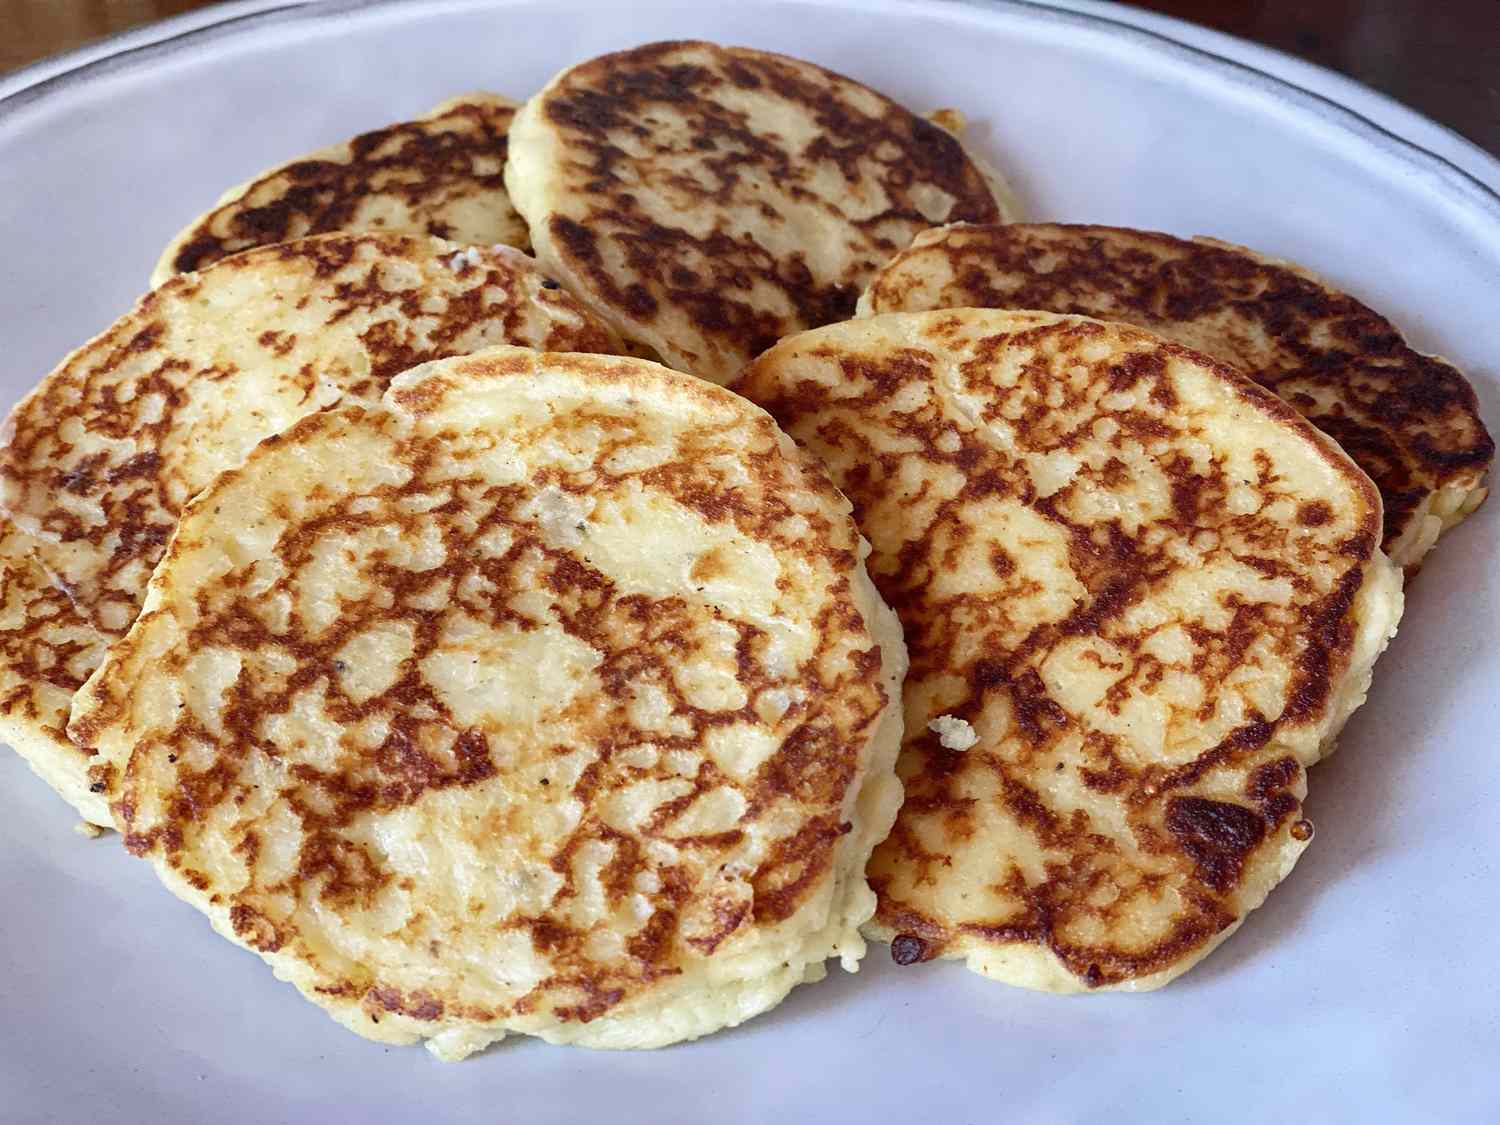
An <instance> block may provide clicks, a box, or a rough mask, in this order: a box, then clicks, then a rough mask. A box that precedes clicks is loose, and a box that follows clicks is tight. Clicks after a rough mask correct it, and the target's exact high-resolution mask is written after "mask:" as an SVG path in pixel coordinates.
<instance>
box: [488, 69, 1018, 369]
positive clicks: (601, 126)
mask: <svg viewBox="0 0 1500 1125" xmlns="http://www.w3.org/2000/svg"><path fill="white" fill-rule="evenodd" d="M736 91H754V92H756V93H758V94H759V93H765V94H768V95H774V96H775V97H777V98H779V99H782V100H783V101H785V102H786V103H789V104H790V105H792V106H793V107H795V109H796V110H797V111H798V112H799V113H803V114H806V115H809V116H811V117H812V118H813V119H814V120H815V121H816V124H817V130H818V132H817V135H816V136H815V137H813V138H812V139H811V140H809V141H808V142H806V143H805V144H803V145H802V146H801V147H797V146H795V145H794V144H792V143H791V142H790V141H788V140H787V139H786V138H784V137H782V136H780V135H778V134H776V133H774V132H771V131H769V130H768V129H765V128H763V127H757V125H756V124H755V123H754V122H752V121H750V120H748V119H747V117H746V115H745V114H744V113H743V112H740V111H738V110H736V109H734V108H732V107H731V106H730V105H729V104H727V102H726V100H725V96H724V95H726V94H728V95H731V96H732V95H733V94H734V93H735V92H736ZM539 97H540V98H541V110H540V112H541V113H542V115H543V116H544V118H545V120H546V122H547V125H548V126H549V128H551V129H553V130H555V131H556V132H557V133H558V135H559V137H560V140H561V144H562V148H563V156H562V157H561V159H562V160H563V161H564V163H565V167H566V170H567V172H568V173H569V174H570V175H576V176H578V177H579V178H580V191H581V192H583V193H586V195H587V196H588V197H589V199H590V201H591V202H590V205H589V208H588V213H587V215H586V216H580V215H575V214H571V213H567V214H564V213H558V212H553V213H551V214H546V215H543V214H529V215H527V218H528V220H529V221H530V222H531V223H532V225H533V228H535V227H536V226H537V225H538V224H545V225H546V227H547V230H548V234H549V238H550V242H551V243H552V245H553V248H554V249H553V252H554V253H555V254H557V256H558V257H559V258H560V260H561V261H562V262H563V263H565V265H566V267H567V269H568V270H569V271H570V272H571V273H572V275H573V277H574V279H575V280H577V281H578V282H579V283H580V284H581V285H583V286H584V287H586V288H587V290H588V292H589V294H590V295H591V296H592V297H593V298H594V299H595V300H597V301H598V302H600V303H601V304H602V305H603V306H605V307H607V308H609V309H612V310H614V312H615V313H616V314H617V316H618V318H619V320H620V322H621V324H622V325H634V326H638V327H639V326H647V327H649V326H651V325H653V324H656V323H657V322H659V321H660V320H661V319H662V311H663V309H664V308H669V309H672V310H675V311H677V312H680V313H681V314H682V315H683V316H685V317H686V318H687V320H688V322H689V323H690V325H691V327H692V330H693V332H694V334H695V335H696V337H698V340H697V341H694V340H687V339H682V340H677V339H674V340H672V341H671V343H672V344H673V345H674V346H676V347H679V348H680V349H681V351H682V352H683V356H682V358H683V359H686V360H690V361H693V362H690V363H689V366H690V368H691V369H692V370H694V371H695V373H698V374H703V375H707V376H710V377H715V378H727V377H728V376H729V375H731V374H732V373H733V372H734V370H736V369H737V368H738V366H739V365H740V364H741V363H743V362H744V361H745V360H747V359H749V358H750V357H752V356H754V355H755V354H757V353H758V352H760V351H762V350H764V349H765V348H767V347H769V346H770V345H771V344H773V343H775V341H776V340H777V339H778V338H779V337H781V336H783V335H785V334H786V333H788V332H793V331H796V330H798V329H802V328H808V327H812V326H815V325H821V324H827V323H831V322H833V321H837V320H843V319H845V318H847V317H849V316H850V315H851V314H852V313H853V311H854V305H855V301H856V299H857V297H858V296H859V293H860V290H861V289H862V288H863V287H864V285H865V284H866V283H867V282H868V281H869V279H870V277H871V276H872V275H873V274H874V272H875V270H876V268H877V267H878V266H879V265H880V263H881V262H882V261H883V260H885V259H886V258H887V257H889V255H890V254H892V253H894V252H895V251H896V250H897V249H899V248H900V247H901V246H902V245H904V244H905V242H906V241H907V240H909V239H910V238H911V236H912V235H913V234H915V233H916V232H917V231H919V230H923V229H925V228H927V227H929V226H931V225H932V221H933V220H931V219H929V218H928V217H927V216H926V215H924V214H923V211H922V209H921V208H920V207H919V206H918V204H917V203H916V202H915V201H914V199H913V188H922V187H933V188H937V189H939V190H941V191H943V192H945V193H947V195H949V196H951V197H952V198H953V204H952V206H951V209H950V210H949V211H948V214H947V220H948V221H955V220H965V221H972V222H986V221H993V220H996V219H998V218H999V217H1000V213H999V209H998V206H997V204H996V201H995V199H994V198H993V196H992V195H991V192H990V189H989V187H988V186H987V185H986V182H985V179H984V176H983V174H982V173H981V172H980V171H979V169H977V168H976V167H975V166H974V165H973V164H972V163H971V162H970V160H969V159H968V157H967V156H966V155H965V153H964V150H963V147H962V145H961V144H960V143H959V142H958V141H957V140H956V139H955V138H954V137H952V136H951V135H950V134H949V133H947V132H946V131H945V130H943V129H941V128H939V127H938V126H936V125H934V124H932V123H930V122H928V121H926V120H924V119H923V118H921V117H918V116H917V115H915V114H913V113H911V112H909V111H908V110H906V109H904V108H903V107H901V106H899V105H897V104H896V103H894V102H892V101H890V100H889V99H888V98H885V97H884V96H883V95H880V94H878V93H876V92H875V91H872V90H870V89H869V88H868V87H866V86H863V85H861V84H859V83H856V82H854V81H852V80H851V79H848V78H845V77H843V76H841V75H838V74H834V73H833V72H831V71H827V70H824V69H822V68H821V67H817V66H814V65H813V64H811V63H807V62H803V61H801V60H799V59H792V58H788V57H786V56H782V55H775V54H770V53H767V52H764V51H754V50H749V49H746V48H741V47H720V46H717V45H715V44H710V43H703V42H693V41H681V42H663V43H651V44H647V45H645V46H642V47H637V48H635V49H633V50H628V51H620V52H616V53H614V54H609V55H604V56H602V57H600V58H597V59H593V60H591V61H589V62H586V63H583V64H580V65H579V66H576V67H574V68H573V69H571V70H569V71H566V72H565V73H564V74H562V75H561V76H559V78H557V79H556V80H554V82H553V84H552V85H551V86H549V87H548V89H547V90H545V91H544V92H543V93H542V94H541V95H539ZM872 100H873V101H874V102H875V103H876V104H878V106H879V109H878V111H876V112H870V110H869V105H870V103H871V101H872ZM856 103H859V104H856ZM657 113H670V114H672V115H684V116H686V118H687V119H688V126H687V132H688V134H689V135H688V136H686V137H685V138H674V139H673V140H671V141H668V142H661V143H658V142H654V141H653V121H654V120H655V115H656V114H657ZM682 145H690V146H691V148H692V149H693V150H696V151H697V152H698V153H699V154H701V156H700V158H698V159H697V160H695V161H694V163H693V166H692V168H691V170H690V172H680V171H679V172H677V173H674V174H673V175H672V176H671V177H670V182H669V183H668V184H666V185H661V184H649V183H645V184H643V183H640V182H638V179H639V177H638V175H636V174H635V173H638V172H639V171H641V170H642V169H644V168H646V167H647V166H648V165H649V162H650V161H652V160H654V159H658V158H660V157H661V156H662V154H663V153H664V152H666V153H672V152H676V153H681V152H682V151H683V149H682V147H681V146H682ZM622 146H625V147H630V148H632V149H636V150H640V149H644V150H645V157H644V159H642V158H640V157H636V156H632V155H629V154H627V152H626V151H625V147H622ZM829 167H832V168H835V169H837V170H838V173H839V174H840V175H842V176H843V177H844V179H845V180H846V182H847V183H848V184H849V185H850V198H853V197H854V193H855V185H856V184H858V185H860V186H859V189H858V190H859V191H860V192H863V193H870V192H874V193H876V194H879V193H884V195H885V197H887V198H888V203H889V205H888V206H886V207H885V208H883V209H881V210H880V211H878V212H877V213H873V214H870V215H868V216H858V217H856V216H853V215H851V214H848V213H846V211H845V210H844V209H842V208H841V206H840V204H841V203H842V202H843V201H842V200H839V199H834V198H830V197H829V196H828V195H827V194H825V193H821V192H820V191H818V190H817V189H816V188H815V187H814V186H813V176H814V175H815V173H816V172H817V171H818V170H819V169H826V168H829ZM625 173H631V174H630V175H626V174H625ZM658 174H659V173H658ZM766 186H774V187H776V188H777V189H778V190H779V191H785V192H786V193H787V195H786V196H781V195H778V196H777V197H776V202H775V203H768V202H761V203H760V205H759V206H760V209H761V215H760V217H759V221H760V222H761V223H763V224H765V225H767V227H768V229H776V228H780V227H783V226H784V225H785V224H786V223H787V222H788V214H787V213H783V211H782V210H781V208H783V207H786V208H790V209H793V210H796V211H798V212H800V214H799V215H798V216H797V220H798V223H799V224H800V225H806V224H808V223H813V222H816V223H820V224H826V225H827V226H828V227H830V228H831V229H833V230H835V231H836V232H838V233H837V238H838V239H842V240H846V241H847V248H846V249H845V250H844V251H843V252H842V253H841V258H842V265H841V268H840V269H839V270H838V271H837V272H836V273H827V272H822V271H820V269H819V267H818V266H817V264H816V263H813V262H809V261H808V259H807V258H806V257H805V256H804V255H803V254H802V253H801V252H800V251H799V252H793V253H790V254H788V253H777V252H774V251H772V250H770V249H768V248H767V247H766V245H765V244H764V242H763V241H761V240H760V239H758V238H757V236H756V234H755V233H754V232H753V231H750V230H745V229H735V228H734V227H733V226H732V225H731V224H730V223H729V222H727V221H725V220H723V219H720V220H718V221H716V222H714V224H713V226H712V229H711V230H710V231H709V233H707V234H695V233H693V231H692V230H690V229H688V227H687V226H686V225H684V226H674V225H670V224H668V223H665V222H662V221H660V219H659V218H658V217H653V215H652V213H651V212H650V211H648V210H647V209H646V208H645V207H643V206H642V204H641V198H640V197H641V195H642V194H643V193H649V192H653V191H658V192H660V191H668V190H669V191H670V198H671V199H672V200H673V201H674V206H677V207H680V208H681V209H682V210H683V211H684V212H691V213H692V214H693V221H694V225H696V224H698V223H699V222H700V221H701V220H702V218H703V217H704V216H705V215H713V214H715V212H716V210H718V211H720V212H722V210H723V209H724V208H725V207H727V206H729V205H730V204H731V203H732V204H733V205H734V206H735V207H736V208H743V209H750V208H752V207H753V203H754V201H753V199H751V198H749V197H747V195H746V192H747V190H748V191H750V192H753V191H755V190H756V189H757V188H760V187H766ZM788 197H789V198H788ZM518 198H519V197H518ZM521 205H522V207H523V208H524V207H525V206H526V205H525V203H524V202H522V204H521ZM538 244H539V245H540V239H538ZM616 254H618V255H622V256H623V266H621V265H620V264H617V263H616V262H615V260H614V257H615V255H616ZM752 288H756V289H758V290H761V292H760V293H758V294H757V295H753V296H752V295H751V294H750V290H751V289H752ZM765 290H770V291H774V292H775V293H776V294H777V295H778V297H779V299H778V300H776V301H769V300H767V299H766V298H765V295H764V291H765ZM667 331H670V328H669V329H668V330H667ZM700 341H701V342H703V343H706V345H707V347H708V348H709V352H710V354H698V353H697V352H695V349H696V348H698V346H699V342H700ZM647 342H648V343H649V342H651V341H649V340H648V341H647Z"/></svg>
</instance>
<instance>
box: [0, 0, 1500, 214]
mask: <svg viewBox="0 0 1500 1125" xmlns="http://www.w3.org/2000/svg"><path fill="white" fill-rule="evenodd" d="M515 2H516V0H448V2H446V3H441V4H432V3H430V0H291V2H286V0H237V2H232V3H226V4H221V5H217V6H215V7H213V8H210V9H207V10H204V9H200V10H198V11H195V12H186V13H184V14H182V15H179V16H173V17H169V18H168V19H165V20H160V21H156V22H154V23H150V24H146V25H143V26H141V27H137V28H129V29H126V30H124V31H121V32H117V33H115V34H114V35H111V36H107V37H105V38H104V39H102V40H99V41H96V42H94V43H91V44H86V45H84V46H82V47H79V48H75V49H74V50H71V51H65V52H61V53H59V54H55V55H51V56H48V57H46V58H43V59H41V60H38V61H37V62H34V63H31V64H29V65H27V66H24V67H21V68H20V69H18V70H15V71H12V72H11V73H10V74H8V75H4V76H0V125H4V124H5V123H6V122H7V121H8V120H9V119H11V118H13V117H14V116H16V115H17V114H19V113H21V112H24V111H25V110H26V109H28V108H30V107H31V106H33V105H35V104H36V103H38V102H41V101H45V100H46V99H48V98H50V97H52V96H53V95H57V94H62V93H65V92H67V91H69V90H72V89H74V88H76V87H80V86H84V85H86V84H88V83H89V82H92V81H94V80H96V79H104V78H108V77H111V76H114V75H117V74H131V73H135V72H139V71H141V70H143V69H146V68H148V67H149V66H150V65H152V64H153V63H156V62H158V61H160V60H162V59H165V58H168V57H170V56H173V55H176V54H179V53H181V52H183V51H190V50H193V49H195V48H198V47H202V46H206V45H208V44H210V43H213V42H216V41H219V40H222V39H225V38H231V37H233V36H236V35H239V34H243V33H246V32H253V31H258V30H261V29H263V28H267V27H274V26H277V25H281V24H295V23H300V22H303V21H312V20H319V21H322V20H328V19H340V18H346V17H349V16H352V15H356V14H359V13H364V12H370V11H375V10H378V9H400V8H406V9H412V10H417V11H420V10H421V9H424V8H427V9H433V10H435V9H446V10H448V11H455V10H462V9H482V8H504V7H508V6H511V5H512V4H514V3H515ZM584 2H585V3H599V2H600V0H584ZM802 2H803V3H808V4H812V5H814V6H826V7H828V8H836V7H841V6H847V2H848V0H802ZM867 2H868V0H867ZM876 2H877V3H880V4H881V6H883V7H888V8H896V9H900V8H906V9H909V10H915V11H931V12H939V11H944V10H949V11H959V10H968V11H969V12H972V13H975V14H976V15H977V16H978V18H981V19H982V18H983V17H984V15H985V14H986V13H988V12H999V11H1005V10H1008V11H1010V12H1011V13H1012V14H1015V15H1018V16H1021V17H1023V18H1032V19H1037V20H1042V21H1054V22H1055V21H1062V22H1072V23H1074V24H1075V25H1079V26H1086V27H1090V28H1092V29H1095V30H1105V31H1108V32H1109V33H1111V34H1116V35H1120V36H1122V37H1125V38H1128V39H1132V40H1134V41H1135V43H1137V44H1138V45H1141V46H1143V47H1145V48H1147V49H1155V50H1158V51H1165V52H1167V53H1169V54H1175V55H1177V56H1178V57H1179V58H1181V59H1183V60H1185V61H1187V62H1189V63H1192V64H1196V66H1197V67H1198V68H1200V69H1202V70H1204V71H1207V72H1210V73H1212V74H1214V75H1215V76H1216V77H1218V78H1219V79H1220V80H1222V81H1225V82H1228V83H1229V84H1231V85H1239V86H1242V87H1243V86H1249V87H1254V88H1257V89H1258V90H1259V92H1261V93H1264V94H1270V95H1272V96H1274V97H1278V98H1279V99H1280V100H1283V101H1288V102H1290V103H1291V104H1292V106H1293V107H1294V108H1296V109H1299V110H1301V111H1303V112H1305V113H1308V114H1311V115H1312V116H1314V117H1316V118H1319V119H1321V120H1322V121H1323V122H1324V123H1326V124H1328V125H1330V126H1333V127H1334V128H1335V129H1338V130H1340V131H1341V132H1343V133H1345V134H1348V135H1351V136H1352V137H1353V138H1354V139H1356V140H1358V141H1361V142H1363V143H1365V144H1367V145H1370V146H1372V147H1374V148H1375V149H1378V150H1381V151H1382V152H1383V154H1384V155H1386V156H1389V157H1392V158H1395V159H1399V160H1403V161H1404V162H1406V163H1407V164H1408V165H1412V166H1416V167H1417V168H1419V169H1421V170H1422V171H1424V172H1425V173H1426V174H1427V175H1428V177H1429V178H1430V179H1431V180H1432V182H1433V183H1434V184H1435V185H1437V186H1440V187H1441V188H1442V189H1445V191H1444V193H1445V195H1446V196H1447V197H1448V198H1447V202H1449V203H1451V204H1453V205H1457V206H1460V207H1463V208H1464V209H1466V210H1468V211H1470V212H1471V213H1473V214H1475V215H1476V216H1478V217H1483V218H1485V219H1488V220H1490V221H1492V222H1495V223H1497V224H1500V159H1497V158H1496V157H1494V156H1491V155H1490V154H1489V153H1488V152H1487V151H1485V150H1484V149H1482V148H1480V147H1479V146H1478V145H1477V144H1475V143H1474V142H1472V141H1470V140H1469V139H1468V138H1467V137H1464V136H1463V135H1462V134H1460V133H1458V132H1456V131H1455V130H1452V129H1450V128H1448V127H1447V126H1445V125H1443V124H1441V123H1440V122H1437V121H1435V120H1433V119H1432V118H1430V117H1428V116H1427V115H1426V114H1423V113H1421V112H1420V111H1418V110H1416V109H1413V108H1412V107H1410V106H1407V105H1405V104H1404V103H1402V102H1400V101H1398V100H1397V99H1395V98H1392V97H1390V96H1389V95H1386V94H1383V93H1381V92H1380V91H1378V90H1375V89H1374V88H1373V87H1370V86H1367V85H1365V84H1364V83H1362V82H1360V81H1358V80H1357V79H1354V78H1350V77H1349V76H1347V75H1344V74H1341V73H1339V72H1338V71H1335V70H1331V69H1329V68H1327V67H1324V66H1321V65H1319V64H1317V63H1312V62H1309V61H1307V60H1305V59H1301V58H1299V57H1297V56H1295V55H1291V54H1288V53H1286V52H1284V51H1280V50H1278V49H1276V48H1273V47H1267V46H1264V45H1262V44H1259V43H1255V42H1253V41H1251V40H1247V39H1241V38H1239V37H1237V36H1233V35H1229V34H1227V33H1224V32H1218V31H1215V30H1214V29H1212V28H1205V27H1200V26H1199V25H1197V24H1193V23H1191V22H1189V21H1187V20H1183V19H1179V18H1177V17H1175V16H1168V15H1165V14H1162V13H1157V12H1148V11H1145V10H1143V9H1138V8H1134V7H1132V6H1130V5H1129V4H1119V5H1117V6H1118V7H1119V8H1120V9H1121V15H1120V16H1116V15H1114V14H1105V11H1104V10H1103V5H1101V4H1099V3H1098V2H1097V0H1050V2H1049V0H876ZM206 16H209V17H211V18H208V19H207V22H205V17H206ZM1122 17H1124V18H1122ZM1131 17H1134V18H1133V19H1132V18H1131ZM1169 32H1170V33H1169ZM1205 39H1206V40H1207V41H1208V42H1211V43H1212V42H1216V41H1223V42H1227V43H1228V44H1230V45H1232V46H1235V47H1238V48H1240V49H1242V50H1243V51H1245V52H1246V53H1248V54H1249V55H1250V56H1251V57H1252V58H1254V57H1256V56H1259V57H1261V58H1265V59H1269V60H1271V61H1273V62H1278V63H1281V64H1290V65H1292V66H1293V68H1294V69H1304V70H1307V71H1308V72H1309V73H1311V74H1313V75H1315V76H1317V77H1318V78H1319V79H1320V80H1321V81H1323V82H1325V83H1326V84H1328V85H1330V86H1332V87H1334V88H1335V89H1339V90H1342V91H1346V92H1349V93H1352V94H1357V95H1359V96H1362V97H1363V98H1365V99H1367V100H1371V101H1373V102H1374V104H1376V105H1377V106H1381V107H1383V108H1385V109H1386V110H1387V111H1394V112H1396V113H1397V114H1398V115H1400V116H1405V117H1407V118H1408V119H1409V120H1411V121H1412V122H1414V123H1416V124H1419V125H1421V126H1424V127H1426V128H1428V129H1431V130H1434V131H1436V132H1437V133H1438V135H1440V136H1443V137H1444V138H1445V139H1447V140H1449V141H1450V143H1451V142H1456V143H1457V144H1458V145H1459V146H1461V147H1462V149H1463V150H1464V153H1465V155H1466V156H1467V157H1468V158H1469V159H1470V160H1472V161H1474V162H1475V163H1476V164H1477V165H1478V166H1479V167H1482V168H1483V169H1484V172H1485V173H1487V175H1480V174H1478V173H1476V172H1475V171H1471V170H1470V169H1469V168H1466V167H1464V166H1463V165H1462V164H1459V163H1458V162H1456V161H1455V160H1453V159H1451V158H1450V157H1448V156H1445V155H1443V154H1442V153H1439V152H1437V151H1435V150H1434V149H1432V148H1430V147H1427V146H1426V145H1424V144H1422V143H1420V142H1418V141H1416V140H1413V139H1412V138H1411V137H1410V136H1407V135H1405V134H1404V133H1401V132H1398V131H1397V130H1396V129H1394V128H1391V127H1389V126H1387V125H1384V124H1381V123H1380V122H1379V121H1376V120H1375V119H1374V118H1372V117H1370V116H1369V115H1367V114H1365V113H1362V112H1360V111H1359V110H1357V109H1355V108H1354V107H1352V106H1351V105H1348V104H1346V103H1345V102H1343V101H1340V100H1339V99H1338V98H1336V97H1334V96H1332V95H1330V94H1326V93H1323V92H1320V91H1318V90H1314V89H1311V88H1309V87H1307V86H1305V85H1302V84H1301V83H1299V82H1295V81H1292V80H1291V79H1290V78H1287V77H1284V76H1282V75H1278V74H1275V73H1272V72H1271V71H1270V70H1267V69H1264V68H1263V67H1261V66H1257V65H1255V64H1254V63H1252V62H1247V61H1245V60H1243V59H1239V58H1232V57H1230V56H1229V55H1226V54H1222V53H1220V52H1219V51H1217V50H1214V49H1212V48H1210V47H1208V46H1205V45H1204V44H1203V42H1201V41H1199V42H1194V40H1205Z"/></svg>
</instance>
